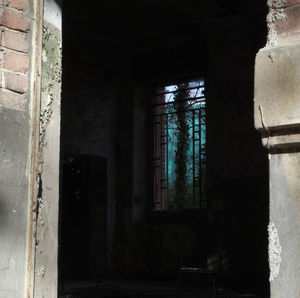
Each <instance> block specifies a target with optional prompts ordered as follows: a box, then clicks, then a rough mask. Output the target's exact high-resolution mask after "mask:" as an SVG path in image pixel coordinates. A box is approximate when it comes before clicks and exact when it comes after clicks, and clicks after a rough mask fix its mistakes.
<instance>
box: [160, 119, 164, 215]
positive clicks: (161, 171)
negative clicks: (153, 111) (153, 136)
mask: <svg viewBox="0 0 300 298" xmlns="http://www.w3.org/2000/svg"><path fill="white" fill-rule="evenodd" d="M162 126H163V123H162V115H160V136H159V139H160V141H159V149H160V165H161V166H160V179H159V181H160V182H159V201H160V210H162V179H163V176H162V173H163V169H162V161H163V156H162Z"/></svg>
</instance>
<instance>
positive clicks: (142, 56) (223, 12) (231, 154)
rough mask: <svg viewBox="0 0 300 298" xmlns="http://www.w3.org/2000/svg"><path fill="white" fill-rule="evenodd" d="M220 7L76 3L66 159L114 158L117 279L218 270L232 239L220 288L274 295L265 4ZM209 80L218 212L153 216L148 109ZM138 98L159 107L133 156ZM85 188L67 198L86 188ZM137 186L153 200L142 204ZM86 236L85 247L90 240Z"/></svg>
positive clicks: (110, 164) (213, 198) (110, 251)
mask: <svg viewBox="0 0 300 298" xmlns="http://www.w3.org/2000/svg"><path fill="white" fill-rule="evenodd" d="M212 2H213V1H210V0H209V1H191V2H187V1H181V0H176V1H174V2H173V4H172V5H167V4H166V5H164V4H162V3H161V1H143V2H142V3H141V2H138V1H129V2H128V1H127V2H124V1H115V2H111V1H103V2H102V9H101V11H98V10H92V9H90V7H88V6H82V4H81V2H79V1H75V2H74V4H73V2H72V4H73V5H74V6H75V5H78V7H80V8H81V18H80V26H78V15H76V14H74V13H73V12H72V11H71V10H70V9H68V6H67V5H66V4H65V5H66V6H65V9H64V20H63V34H64V41H63V76H64V77H63V99H62V141H61V146H62V152H63V154H64V156H66V155H70V154H78V155H84V156H86V157H87V158H88V156H96V155H97V156H102V157H105V159H106V162H107V168H108V170H107V185H106V190H107V194H109V195H107V198H108V199H107V204H108V207H107V209H106V210H107V213H106V214H105V216H106V219H107V220H106V225H107V226H106V227H105V225H103V226H102V232H101V233H103V235H106V238H105V239H103V238H101V239H102V240H103V241H104V242H103V243H104V245H105V247H106V250H107V251H106V254H105V255H106V257H107V259H105V261H104V262H105V263H107V264H109V268H110V270H109V271H108V270H106V269H107V268H106V267H105V266H104V265H103V266H104V267H102V269H103V268H104V270H105V271H104V272H103V274H104V276H108V275H109V276H110V277H111V278H123V279H133V280H138V279H152V280H153V279H159V280H174V279H175V277H176V270H177V268H178V266H179V265H184V264H185V265H191V266H198V265H199V266H200V265H201V266H204V265H206V263H207V262H208V261H210V260H214V259H215V257H216V254H217V253H218V251H219V243H220V239H222V254H223V260H222V265H221V272H220V275H219V282H222V283H223V284H224V285H226V286H230V287H232V288H240V289H253V290H255V289H256V290H257V291H259V290H260V291H262V292H263V291H264V292H266V293H267V292H268V291H269V286H268V264H267V260H268V258H267V245H268V243H267V239H268V237H267V225H268V160H267V155H266V151H265V150H264V149H263V148H262V146H261V139H260V135H259V134H258V133H257V132H256V131H255V129H254V121H253V89H254V80H253V78H254V60H255V55H256V53H257V52H258V50H259V49H260V48H262V47H263V46H264V44H265V38H266V35H267V33H266V32H267V30H266V24H265V16H266V13H267V9H266V5H265V3H262V2H263V1H261V0H256V1H247V0H245V1H240V2H239V5H233V6H232V10H230V9H229V8H228V7H230V5H229V4H228V6H227V5H225V6H226V7H225V6H224V5H220V6H218V2H220V1H214V3H215V4H216V5H217V6H218V7H217V8H216V9H215V8H213V7H214V6H215V4H214V5H213V7H212V6H211V3H212ZM188 3H189V4H188ZM191 3H192V4H193V5H191ZM222 3H223V4H225V2H224V1H222ZM232 3H234V1H233V2H232ZM226 4H227V2H226ZM68 5H69V4H68ZM224 7H225V8H226V9H225V8H224ZM204 9H205V14H203V11H204ZM154 20H155V21H154ZM253 20H255V22H253ZM204 21H205V22H204ZM87 28H88V29H87ZM79 38H80V41H79ZM199 75H200V76H204V77H205V80H206V85H207V99H208V101H207V114H208V128H207V146H208V147H207V152H208V157H207V158H208V159H207V160H208V164H207V177H208V185H207V187H208V200H209V203H208V208H207V209H206V210H192V211H187V210H186V211H182V212H173V213H172V212H167V211H166V212H161V213H156V212H152V206H153V193H152V189H153V185H152V183H153V180H152V173H153V168H152V166H153V159H152V152H151V148H153V146H152V145H153V144H152V139H151V138H152V135H151V131H152V129H153V126H152V125H153V122H152V120H153V119H152V118H151V117H152V110H151V111H150V112H149V105H150V109H151V107H152V106H151V100H152V99H153V94H154V93H155V89H156V87H157V85H159V84H164V83H167V82H168V83H170V82H172V83H174V82H176V80H179V79H182V78H183V79H186V78H187V77H192V76H199ZM137 85H139V86H140V88H144V90H147V91H145V95H144V97H143V98H141V99H136V98H135V95H134V94H135V92H134V90H135V88H136V86H137ZM135 100H140V101H143V100H144V101H147V102H150V104H149V105H146V104H145V107H144V113H145V115H147V117H146V119H147V125H146V127H145V134H146V135H147V137H148V140H147V142H146V144H145V146H144V148H147V150H142V151H141V150H138V151H134V148H137V147H136V146H135V142H137V143H138V142H141V140H140V139H136V138H135V135H134V125H135V122H136V118H135V117H136V113H135V109H136V102H135ZM139 112H140V111H139ZM149 131H150V133H149ZM149 148H150V149H149ZM137 155H138V156H139V158H140V156H143V158H144V160H145V162H144V164H145V165H146V166H145V167H144V168H143V169H142V170H143V171H145V172H147V175H145V177H147V179H145V181H142V182H141V181H140V180H138V181H139V182H136V180H135V178H134V173H135V171H136V169H135V168H134V160H135V158H136V156H137ZM63 167H64V165H63ZM86 175H87V177H90V174H89V173H87V174H86ZM81 179H83V181H86V182H88V180H86V179H87V178H86V177H82V178H81ZM74 181H76V180H70V181H69V183H70V185H69V187H67V188H66V189H71V188H72V187H77V185H78V184H79V183H77V182H74ZM63 183H64V182H63ZM137 183H141V185H139V187H140V188H141V189H144V190H145V192H143V193H142V194H141V195H140V194H139V195H138V196H137V195H136V193H135V192H134V191H135V189H136V187H135V186H136V184H137ZM72 184H73V186H72ZM62 189H65V186H64V185H62ZM63 201H64V199H63ZM136 206H142V207H136ZM62 208H64V207H62ZM138 208H139V210H140V209H142V211H139V212H140V213H139V214H137V212H136V209H138ZM70 211H71V209H70ZM72 212H76V211H75V210H73V211H72ZM74 214H76V213H74ZM68 216H69V217H72V215H71V214H70V215H68ZM103 216H104V215H103ZM64 217H66V215H63V216H62V221H63V220H64ZM108 226H111V227H113V228H111V229H109V228H107V227H108ZM87 229H89V228H87ZM91 229H93V227H92V228H91ZM70 235H71V234H70ZM70 235H69V236H70ZM69 236H63V235H62V241H71V242H70V243H73V242H72V241H73V240H72V239H73V237H74V238H76V235H73V237H71V236H70V237H69ZM77 236H78V235H77ZM101 237H102V236H101ZM79 238H81V240H83V241H84V242H86V241H88V238H89V236H87V235H83V236H82V237H79ZM99 239H100V238H99ZM102 240H101V241H102ZM69 245H70V246H69V248H68V249H66V252H65V254H66V255H67V254H68V251H69V249H70V251H72V249H73V248H72V246H73V244H69ZM102 252H103V251H102ZM102 252H101V256H100V254H99V255H98V257H95V260H96V259H97V258H102V257H103V255H102ZM106 257H105V258H106ZM65 258H68V261H66V260H67V259H65V262H66V264H67V265H68V266H70V265H71V266H76V265H77V266H80V261H77V260H76V261H74V260H75V259H74V257H71V255H69V256H68V255H67V256H66V257H65ZM81 260H83V257H82V258H81ZM72 262H73V264H71V263H72ZM88 262H90V261H88ZM110 262H111V263H110ZM76 270H78V269H76ZM101 273H102V272H101ZM86 276H89V275H86ZM70 278H72V276H70ZM73 278H74V277H73ZM82 278H83V277H82Z"/></svg>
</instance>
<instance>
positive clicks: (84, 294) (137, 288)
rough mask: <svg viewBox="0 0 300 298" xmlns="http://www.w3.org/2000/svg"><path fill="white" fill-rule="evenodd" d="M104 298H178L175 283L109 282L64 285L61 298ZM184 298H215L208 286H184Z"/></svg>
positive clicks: (221, 293) (225, 294)
mask: <svg viewBox="0 0 300 298" xmlns="http://www.w3.org/2000/svg"><path fill="white" fill-rule="evenodd" d="M98 297H99V298H100V297H101V298H102V297H122V298H123V297H126V298H130V297H135V298H150V297H156V298H165V297H166V298H167V297H168V298H169V297H178V296H177V287H176V283H174V282H140V281H139V282H134V281H107V282H103V283H99V284H97V282H93V281H86V282H76V283H75V282H69V283H65V284H64V291H63V293H62V294H61V295H60V296H59V298H98ZM180 297H182V298H185V297H188V298H196V297H197V298H204V297H205V298H208V297H214V296H213V294H212V290H211V288H209V287H208V286H205V287H203V286H202V287H199V286H197V285H195V284H188V283H186V284H184V285H183V287H182V291H181V296H180ZM217 297H221V298H267V297H266V296H262V295H258V294H251V293H237V292H235V291H230V290H228V289H227V290H225V289H222V288H219V289H217Z"/></svg>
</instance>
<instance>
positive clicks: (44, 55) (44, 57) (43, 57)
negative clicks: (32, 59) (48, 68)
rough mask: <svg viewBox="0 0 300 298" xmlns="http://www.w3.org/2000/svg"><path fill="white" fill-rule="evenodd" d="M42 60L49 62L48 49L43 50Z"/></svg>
mask: <svg viewBox="0 0 300 298" xmlns="http://www.w3.org/2000/svg"><path fill="white" fill-rule="evenodd" d="M42 60H43V62H47V60H48V59H47V53H46V51H45V49H43V51H42Z"/></svg>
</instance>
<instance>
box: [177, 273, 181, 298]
mask: <svg viewBox="0 0 300 298" xmlns="http://www.w3.org/2000/svg"><path fill="white" fill-rule="evenodd" d="M181 281H182V276H181V273H180V272H178V274H177V287H176V297H177V298H180V297H181Z"/></svg>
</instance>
